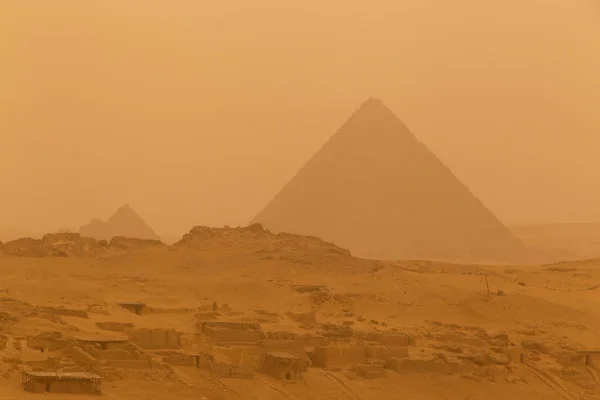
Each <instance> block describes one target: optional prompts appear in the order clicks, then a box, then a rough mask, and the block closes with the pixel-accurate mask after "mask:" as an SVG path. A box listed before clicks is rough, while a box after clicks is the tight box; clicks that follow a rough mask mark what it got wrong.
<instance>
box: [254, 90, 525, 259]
mask: <svg viewBox="0 0 600 400" xmlns="http://www.w3.org/2000/svg"><path fill="white" fill-rule="evenodd" d="M253 222H259V223H262V224H263V225H264V226H265V227H266V228H267V229H269V230H272V231H274V232H290V233H297V234H301V235H313V236H318V237H320V238H322V239H324V240H326V241H329V242H333V243H336V244H337V245H339V246H341V247H344V248H348V249H349V250H350V251H351V252H352V254H354V255H356V256H359V257H365V258H373V259H429V260H444V261H462V262H504V263H507V262H519V261H521V262H522V261H524V260H526V259H527V249H526V248H525V246H523V244H522V243H521V242H519V240H518V239H516V238H515V237H514V236H513V235H512V234H511V233H510V231H509V230H508V229H507V228H506V227H505V226H504V225H503V224H502V223H501V222H500V221H499V220H498V219H497V218H496V217H495V216H494V214H493V213H492V212H491V211H490V210H488V209H487V208H486V207H485V205H484V204H482V202H481V201H480V200H479V199H477V197H475V196H474V195H473V194H472V193H471V192H470V191H469V189H468V188H467V187H466V186H465V185H464V184H463V183H461V182H460V181H459V180H458V179H457V178H456V177H455V176H454V175H453V174H452V172H451V171H450V170H449V169H448V168H447V167H446V166H445V165H444V164H443V163H442V162H441V161H440V160H439V159H438V158H437V157H436V156H435V155H434V154H433V153H432V152H431V151H430V150H428V149H427V147H425V145H423V144H422V143H420V142H419V141H418V140H417V139H416V137H415V136H414V135H413V134H412V133H411V132H410V131H409V130H408V128H407V127H406V126H405V125H404V124H403V123H402V122H401V121H400V120H399V119H398V118H397V117H396V116H395V115H394V114H393V113H392V111H390V110H389V109H388V108H387V107H386V106H385V105H383V103H382V102H381V101H380V100H376V99H369V100H368V101H366V102H365V103H363V104H362V105H361V106H360V108H359V109H358V110H357V111H356V112H355V113H354V114H353V115H352V116H351V117H350V119H349V120H348V121H347V122H346V123H345V124H344V125H343V126H342V127H341V128H340V129H339V130H338V132H337V133H335V134H334V135H333V136H332V137H331V138H330V139H329V141H328V142H327V143H326V144H325V145H324V146H323V147H322V148H321V149H320V150H319V151H318V152H317V153H316V154H315V155H314V156H313V157H312V158H311V159H310V160H309V161H308V162H307V163H306V164H305V165H304V166H303V167H302V168H301V169H300V171H298V173H297V174H296V176H295V177H293V179H292V180H291V181H290V182H289V183H288V184H287V185H285V187H284V188H283V189H282V190H281V192H279V194H277V195H276V196H275V198H274V199H273V200H272V201H271V202H270V203H269V204H268V205H267V206H266V207H265V208H264V209H263V210H262V211H261V212H260V213H259V214H258V215H257V216H256V217H255V218H254V220H253Z"/></svg>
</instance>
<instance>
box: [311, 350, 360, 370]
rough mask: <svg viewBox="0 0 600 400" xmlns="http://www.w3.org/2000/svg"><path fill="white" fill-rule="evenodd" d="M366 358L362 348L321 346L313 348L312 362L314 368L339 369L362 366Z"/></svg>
mask: <svg viewBox="0 0 600 400" xmlns="http://www.w3.org/2000/svg"><path fill="white" fill-rule="evenodd" d="M366 358H367V357H366V355H365V348H364V347H363V346H353V347H337V346H321V347H316V348H315V350H314V352H313V359H312V362H313V365H314V366H315V367H341V366H346V365H357V364H363V363H365V362H366Z"/></svg>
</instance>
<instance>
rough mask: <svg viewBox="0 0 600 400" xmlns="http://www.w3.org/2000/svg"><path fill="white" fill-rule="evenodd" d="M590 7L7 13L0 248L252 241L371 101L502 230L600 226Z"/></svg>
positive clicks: (110, 5) (433, 4)
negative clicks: (133, 237) (134, 236)
mask: <svg viewBox="0 0 600 400" xmlns="http://www.w3.org/2000/svg"><path fill="white" fill-rule="evenodd" d="M599 9H600V5H599V4H598V3H597V2H595V1H593V0H508V1H507V0H502V1H481V0H454V1H445V0H436V1H433V0H387V1H384V0H364V1H352V0H345V1H341V0H336V1H327V0H325V1H316V0H308V1H303V2H286V1H281V0H254V1H247V0H244V1H242V0H231V1H222V2H218V1H214V2H207V1H198V0H178V1H166V0H163V1H158V0H85V1H82V0H52V1H47V0H37V1H34V0H29V1H23V0H0V139H1V141H0V182H1V184H2V188H3V189H2V191H1V194H2V196H1V198H0V206H1V207H0V229H2V228H4V227H6V226H11V225H12V226H18V227H22V228H26V229H31V230H34V231H41V232H44V231H50V230H56V229H58V228H62V227H67V228H72V229H77V228H78V227H79V226H80V225H82V224H84V223H86V222H88V221H89V220H90V219H91V218H93V217H101V218H108V216H109V215H110V214H111V213H112V212H113V211H114V210H116V208H117V207H119V206H121V205H122V204H125V203H130V204H131V205H132V206H133V207H134V209H136V210H137V211H138V212H139V213H140V214H141V215H142V216H143V217H144V218H145V219H146V221H147V222H148V223H149V224H150V225H151V226H153V227H154V228H155V229H156V230H157V231H158V232H159V234H178V233H181V232H182V231H186V230H188V229H189V228H190V227H191V226H193V225H198V224H203V225H223V224H231V225H237V224H245V223H247V222H248V221H249V220H250V219H251V218H252V217H253V216H254V215H255V214H256V213H257V212H258V211H259V210H260V209H261V208H262V207H263V206H264V205H265V204H266V203H267V201H269V200H270V199H271V198H272V196H273V195H275V194H276V192H277V191H278V190H279V189H280V188H281V186H282V185H283V184H284V183H285V182H287V181H288V180H289V179H290V178H291V177H292V176H293V174H294V173H295V172H296V170H297V169H298V168H299V167H300V166H301V165H302V164H303V163H304V162H305V161H306V160H307V159H308V158H309V157H310V156H311V155H312V154H313V153H314V152H315V151H316V150H318V148H319V147H320V146H321V145H322V143H324V142H325V141H326V140H327V138H328V137H329V136H330V135H332V134H333V133H334V132H335V130H336V129H337V128H338V127H339V126H340V125H341V124H342V123H343V122H344V121H345V120H346V119H347V118H348V117H349V115H350V114H351V113H352V112H353V111H354V110H355V109H356V108H357V107H358V106H359V105H360V103H361V102H362V101H364V100H366V99H367V98H368V97H369V96H373V97H378V98H381V99H382V100H383V101H384V103H385V104H386V105H388V106H389V107H390V108H391V109H392V110H393V111H394V112H396V114H397V115H398V116H399V117H400V118H401V119H402V120H403V121H404V122H405V123H406V124H407V125H408V126H409V128H410V129H411V130H412V131H413V132H414V133H415V135H416V136H417V137H418V138H419V139H420V140H421V141H423V142H424V143H425V144H427V145H428V146H429V147H430V148H431V149H432V150H433V151H434V152H435V153H436V154H437V155H438V156H439V157H440V158H441V159H442V160H443V161H444V162H445V163H446V164H447V165H448V166H449V167H450V168H451V169H452V170H453V171H454V172H455V173H456V174H457V175H458V176H459V178H460V179H462V180H463V182H465V183H466V184H467V185H468V186H469V187H470V188H471V189H472V190H473V191H474V192H475V193H476V194H477V195H478V196H479V197H480V198H481V199H482V200H483V201H484V203H486V205H487V206H488V207H489V208H491V209H492V211H494V212H495V213H496V215H497V216H498V217H499V218H500V219H501V220H503V221H504V222H506V223H507V224H514V223H534V222H555V221H556V222H570V221H572V222H582V221H595V222H600V207H599V206H598V205H599V204H600V156H599V154H600V111H598V108H599V107H600V73H599V72H598V71H600V12H599Z"/></svg>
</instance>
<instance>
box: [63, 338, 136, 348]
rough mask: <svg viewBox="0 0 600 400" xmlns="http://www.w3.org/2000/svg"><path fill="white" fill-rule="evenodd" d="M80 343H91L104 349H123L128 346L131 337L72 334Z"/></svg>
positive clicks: (84, 344) (82, 344) (81, 344)
mask: <svg viewBox="0 0 600 400" xmlns="http://www.w3.org/2000/svg"><path fill="white" fill-rule="evenodd" d="M71 339H74V340H75V341H76V342H77V343H78V345H80V346H82V347H84V346H86V345H91V346H94V347H97V348H98V349H102V350H110V349H122V348H126V347H127V346H128V342H129V338H128V337H127V336H105V335H91V334H90V335H79V334H75V335H71Z"/></svg>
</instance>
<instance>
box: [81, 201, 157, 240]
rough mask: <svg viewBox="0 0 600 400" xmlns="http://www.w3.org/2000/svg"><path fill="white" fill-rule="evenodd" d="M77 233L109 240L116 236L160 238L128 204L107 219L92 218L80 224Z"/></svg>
mask: <svg viewBox="0 0 600 400" xmlns="http://www.w3.org/2000/svg"><path fill="white" fill-rule="evenodd" d="M79 234H80V235H81V236H83V237H89V238H94V239H97V240H111V239H112V238H113V237H117V236H123V237H127V238H136V239H151V240H160V238H159V237H158V235H157V234H156V233H155V232H154V231H153V230H152V228H150V227H149V226H148V225H147V224H146V223H145V222H144V220H143V219H142V217H140V216H139V215H138V214H137V213H136V212H135V211H134V210H133V209H132V208H131V207H130V206H129V205H128V204H126V205H124V206H123V207H121V208H119V209H118V210H117V212H115V213H114V214H113V215H112V216H111V217H110V218H109V219H108V221H101V220H99V219H94V220H92V221H91V222H90V223H89V224H87V225H84V226H82V227H81V228H80V229H79Z"/></svg>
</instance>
